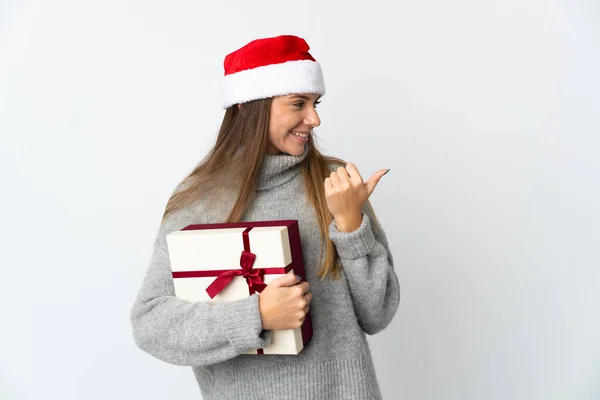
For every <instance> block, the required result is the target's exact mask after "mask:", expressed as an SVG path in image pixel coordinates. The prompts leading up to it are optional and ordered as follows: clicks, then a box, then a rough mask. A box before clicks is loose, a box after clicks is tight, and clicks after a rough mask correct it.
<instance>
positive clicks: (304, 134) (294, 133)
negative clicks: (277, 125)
mask: <svg viewBox="0 0 600 400" xmlns="http://www.w3.org/2000/svg"><path fill="white" fill-rule="evenodd" d="M290 133H291V134H292V135H294V136H297V137H299V138H302V139H308V136H309V135H310V133H300V132H296V131H290Z"/></svg>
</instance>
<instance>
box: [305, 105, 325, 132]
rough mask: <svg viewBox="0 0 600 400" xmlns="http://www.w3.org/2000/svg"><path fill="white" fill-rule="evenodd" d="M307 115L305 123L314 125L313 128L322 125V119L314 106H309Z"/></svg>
mask: <svg viewBox="0 0 600 400" xmlns="http://www.w3.org/2000/svg"><path fill="white" fill-rule="evenodd" d="M306 109H307V112H306V116H305V117H304V123H305V124H306V125H308V126H312V127H313V128H315V127H317V126H319V125H321V119H320V118H319V114H318V113H317V110H316V109H315V108H314V107H307V108H306Z"/></svg>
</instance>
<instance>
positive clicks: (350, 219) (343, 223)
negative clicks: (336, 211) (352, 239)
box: [335, 213, 362, 232]
mask: <svg viewBox="0 0 600 400" xmlns="http://www.w3.org/2000/svg"><path fill="white" fill-rule="evenodd" d="M361 224H362V213H359V214H354V215H351V216H341V217H335V226H336V228H337V229H338V231H340V232H352V231H355V230H357V229H358V227H359V226H360V225H361Z"/></svg>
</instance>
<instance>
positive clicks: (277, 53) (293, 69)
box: [221, 35, 325, 108]
mask: <svg viewBox="0 0 600 400" xmlns="http://www.w3.org/2000/svg"><path fill="white" fill-rule="evenodd" d="M309 49H310V47H309V46H308V43H306V41H305V40H304V39H302V38H300V37H297V36H292V35H283V36H276V37H272V38H265V39H256V40H253V41H252V42H250V43H248V44H246V45H245V46H243V47H242V48H240V49H238V50H236V51H234V52H233V53H230V54H228V55H227V56H226V57H225V61H224V63H223V66H224V68H225V76H224V77H223V83H222V91H223V98H222V102H221V103H222V106H223V108H228V107H231V106H232V105H234V104H241V103H246V102H248V101H252V100H258V99H265V98H268V97H274V96H281V95H286V94H291V93H316V94H320V95H324V94H325V82H324V80H323V72H322V70H321V65H320V64H319V63H318V62H317V61H316V60H315V59H314V58H313V56H312V55H311V54H310V53H309V52H308V50H309Z"/></svg>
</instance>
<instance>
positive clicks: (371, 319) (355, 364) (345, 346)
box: [131, 151, 400, 400]
mask: <svg viewBox="0 0 600 400" xmlns="http://www.w3.org/2000/svg"><path fill="white" fill-rule="evenodd" d="M305 156H306V151H305V153H304V154H303V155H301V156H297V157H296V156H291V155H267V156H266V158H265V161H264V163H263V165H262V167H261V171H260V177H259V186H258V190H257V193H256V198H255V200H254V201H253V203H252V206H251V207H250V208H249V209H248V211H247V212H246V214H245V215H244V218H243V220H244V221H261V220H282V219H297V220H298V221H299V222H298V225H299V229H300V239H301V243H302V255H303V258H304V264H305V270H306V279H307V281H308V282H309V284H310V290H311V292H312V295H313V299H312V302H311V306H310V314H311V319H312V324H313V337H312V339H311V340H310V341H309V342H308V343H307V345H306V347H305V348H304V349H303V350H302V352H301V353H300V354H298V355H294V356H289V355H247V354H241V353H243V352H246V351H249V350H252V349H256V348H260V347H265V346H266V345H267V344H268V343H269V342H270V339H271V334H270V332H269V331H263V330H262V326H261V319H260V313H259V310H258V296H259V295H257V294H254V295H252V296H250V297H248V298H246V299H243V300H238V301H234V302H230V303H221V304H209V303H203V302H199V303H192V302H189V301H184V300H181V299H178V298H176V297H175V291H174V287H173V280H172V277H171V269H170V264H169V254H168V251H167V244H166V238H165V236H166V235H167V234H168V233H170V232H173V231H176V230H179V229H181V228H184V227H185V226H187V225H190V224H203V223H215V222H223V219H224V218H225V217H226V216H227V214H228V212H229V210H230V208H229V207H230V206H231V204H232V203H231V202H227V201H209V200H206V199H205V200H202V199H201V200H199V201H197V202H196V203H194V204H193V205H191V206H189V207H187V208H185V209H183V210H180V211H178V212H176V213H174V214H173V215H171V216H170V217H169V218H167V220H166V221H165V222H164V223H163V224H162V225H161V227H160V229H159V232H158V235H157V238H156V242H155V245H154V253H153V256H152V260H151V263H150V266H149V268H148V271H147V273H146V276H145V278H144V280H143V283H142V286H141V288H140V291H139V293H138V296H137V299H136V301H135V304H134V305H133V308H132V310H131V322H132V327H133V333H134V338H135V341H136V344H137V345H138V346H139V347H140V348H141V349H142V350H144V351H146V352H147V353H149V354H151V355H153V356H154V357H157V358H158V359H160V360H163V361H165V362H168V363H171V364H176V365H186V366H191V367H192V370H193V372H194V375H195V377H196V379H197V381H198V384H199V386H200V390H201V392H202V396H203V398H204V400H237V399H244V400H255V399H256V400H258V399H277V400H283V399H294V400H299V399H311V400H316V399H331V400H345V399H348V400H350V399H352V400H363V399H364V400H367V399H368V400H372V399H380V398H381V394H380V390H379V385H378V382H377V378H376V374H375V367H374V365H373V361H372V358H371V352H370V350H369V346H368V343H367V338H366V334H370V335H372V334H375V333H377V332H380V331H381V330H382V329H384V328H385V327H386V326H387V325H388V324H389V323H390V321H391V320H392V318H393V317H394V315H395V313H396V310H397V309H398V305H399V300H400V288H399V284H398V279H397V277H396V274H395V272H394V266H393V260H392V255H391V253H390V251H389V248H388V243H387V240H386V236H385V233H384V232H383V230H382V229H381V226H380V224H379V223H376V222H375V219H374V217H373V215H372V214H371V212H370V211H369V209H368V208H366V207H365V208H364V209H363V220H362V223H361V225H360V227H359V228H358V229H357V230H355V231H353V232H340V231H338V230H337V228H336V226H335V221H333V222H332V223H331V225H330V226H329V233H330V235H331V236H330V237H331V240H332V241H333V242H334V244H335V246H336V249H337V251H338V254H339V256H340V259H341V261H342V267H343V271H342V276H341V278H340V279H339V280H334V279H332V278H326V279H323V280H322V279H321V278H319V277H317V271H318V270H319V268H320V260H319V253H320V247H321V243H320V233H319V227H318V223H317V218H316V214H315V211H314V208H313V207H312V206H311V204H310V202H309V201H308V199H307V197H306V191H305V188H304V182H303V180H302V174H301V171H300V165H299V163H300V162H301V161H302V160H303V159H304V157H305ZM335 167H336V166H332V170H334V169H335ZM222 200H225V199H222Z"/></svg>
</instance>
